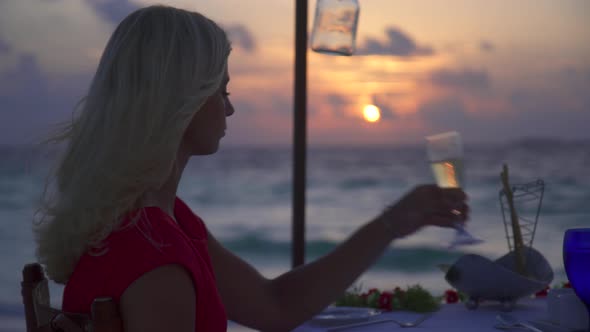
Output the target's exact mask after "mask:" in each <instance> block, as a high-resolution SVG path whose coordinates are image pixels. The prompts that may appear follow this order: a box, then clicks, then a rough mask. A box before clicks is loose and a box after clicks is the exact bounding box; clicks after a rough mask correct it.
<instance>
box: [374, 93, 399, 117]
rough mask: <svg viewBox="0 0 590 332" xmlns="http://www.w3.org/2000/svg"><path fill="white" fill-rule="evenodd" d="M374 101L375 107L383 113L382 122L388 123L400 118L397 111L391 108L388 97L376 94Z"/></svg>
mask: <svg viewBox="0 0 590 332" xmlns="http://www.w3.org/2000/svg"><path fill="white" fill-rule="evenodd" d="M372 99H373V105H375V106H377V107H379V110H380V111H381V119H382V120H385V121H387V120H392V119H397V118H398V115H397V113H396V112H395V109H394V108H393V107H392V106H391V102H389V101H388V99H389V98H388V96H384V95H378V94H374V95H373V96H372Z"/></svg>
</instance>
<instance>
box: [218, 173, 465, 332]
mask: <svg viewBox="0 0 590 332" xmlns="http://www.w3.org/2000/svg"><path fill="white" fill-rule="evenodd" d="M465 198H466V197H465V194H464V193H463V192H462V191H461V190H460V189H440V188H438V187H436V186H430V185H428V186H420V187H418V188H416V189H415V190H413V191H412V192H410V193H409V194H408V195H406V196H404V197H403V198H402V199H401V200H400V201H398V202H397V203H396V204H394V205H393V206H391V207H389V208H388V209H386V210H385V211H384V212H383V213H382V214H380V215H379V216H377V217H376V218H374V219H373V220H372V221H370V222H368V223H366V224H365V225H364V226H362V227H361V228H360V229H358V230H357V231H356V232H355V233H354V234H352V236H350V237H349V238H348V239H347V240H346V241H344V242H343V243H342V244H341V245H339V246H338V247H337V248H335V249H334V250H333V251H332V252H330V253H329V254H327V255H325V256H323V257H322V258H319V259H317V260H316V261H314V262H311V263H309V264H306V265H304V266H301V267H299V268H296V269H294V270H291V271H289V272H286V273H284V274H282V275H280V276H279V277H277V278H275V279H266V278H264V277H263V276H261V275H260V274H259V273H258V272H257V271H256V270H255V269H254V268H253V267H251V266H250V265H248V264H247V263H246V262H244V261H243V260H241V259H240V258H238V257H237V256H235V255H233V254H232V253H231V252H229V251H228V250H226V249H225V248H223V247H222V246H221V245H220V244H219V242H217V240H215V238H214V237H213V236H210V240H209V250H210V254H211V257H212V260H213V266H214V269H215V273H216V278H217V284H218V288H219V291H220V293H221V296H222V299H223V302H224V304H225V306H226V309H227V311H228V315H229V318H230V319H232V320H234V321H236V322H239V323H241V324H244V325H247V326H250V327H253V328H256V329H260V330H263V331H288V330H290V329H292V328H294V327H296V326H297V325H299V324H301V323H302V322H304V321H305V320H307V319H309V318H311V316H312V315H314V314H316V313H317V312H318V311H320V310H321V309H323V308H324V307H326V306H327V305H329V304H330V303H332V302H333V301H334V300H336V299H337V298H338V297H340V296H341V295H342V294H343V292H344V291H345V290H346V289H347V288H348V287H349V286H350V285H351V284H352V283H353V282H354V281H355V280H356V279H357V278H358V277H359V276H360V275H361V274H362V273H363V272H364V271H365V270H367V269H368V268H369V267H370V266H371V264H373V263H374V262H375V260H376V259H377V258H378V257H379V256H380V255H381V254H382V252H383V251H384V250H385V249H386V248H387V247H388V245H389V243H390V242H391V240H392V239H394V238H398V237H403V236H406V235H408V234H411V233H413V232H415V231H416V230H418V229H419V228H421V227H422V226H426V225H437V226H443V227H451V226H452V224H453V223H454V222H457V220H458V219H457V216H456V215H455V214H453V213H452V212H451V210H460V211H461V212H463V213H462V215H461V219H460V220H459V221H465V219H466V217H467V213H468V208H467V206H466V205H465V203H464V200H465ZM455 212H456V211H455Z"/></svg>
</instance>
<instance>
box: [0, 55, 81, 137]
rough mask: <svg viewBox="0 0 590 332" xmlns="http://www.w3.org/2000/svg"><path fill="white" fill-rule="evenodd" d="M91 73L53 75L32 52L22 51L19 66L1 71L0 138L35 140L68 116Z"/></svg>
mask: <svg viewBox="0 0 590 332" xmlns="http://www.w3.org/2000/svg"><path fill="white" fill-rule="evenodd" d="M88 79H89V77H86V76H85V75H82V76H68V77H61V78H51V77H49V76H48V75H47V74H44V73H43V71H42V70H41V68H40V66H39V63H38V60H37V58H36V57H35V56H33V55H28V54H26V55H21V56H20V58H19V62H18V64H17V66H16V68H14V69H11V70H8V71H6V72H3V73H0V105H2V108H0V116H1V117H2V119H3V121H1V122H0V142H2V143H8V144H11V143H16V144H23V143H36V142H38V141H40V140H42V139H43V138H45V137H44V135H46V134H47V133H49V131H50V130H51V126H52V125H54V124H56V123H58V122H60V121H63V120H65V119H67V117H68V116H70V115H71V114H72V111H73V108H74V106H75V104H76V102H77V101H78V100H79V98H80V97H82V94H83V92H84V91H83V89H84V88H85V87H87V85H88Z"/></svg>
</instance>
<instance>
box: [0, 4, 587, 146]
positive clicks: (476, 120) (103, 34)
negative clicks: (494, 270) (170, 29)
mask: <svg viewBox="0 0 590 332" xmlns="http://www.w3.org/2000/svg"><path fill="white" fill-rule="evenodd" d="M359 2H360V6H361V11H360V17H359V27H358V35H357V48H358V51H357V53H356V54H355V55H354V56H351V57H339V56H330V55H323V54H317V53H314V52H311V51H310V52H309V57H308V59H309V64H308V89H309V90H308V92H309V100H308V105H309V106H308V112H309V118H308V126H309V142H310V145H322V144H328V145H342V144H354V145H362V144H379V145H388V144H391V145H396V144H405V143H421V142H422V141H423V137H424V136H425V135H429V134H434V133H437V132H441V131H446V130H457V131H459V132H461V133H462V134H463V136H464V140H465V141H466V142H490V141H491V142H497V141H509V140H513V139H519V138H530V137H554V138H560V139H568V140H569V139H590V33H589V32H588V31H590V20H589V18H590V1H586V0H575V1H574V0H560V1H556V0H519V1H508V0H496V1H489V0H452V1H443V0H405V1H401V0H400V1H398V0H365V1H363V0H360V1H359ZM155 3H163V4H168V5H172V6H177V7H181V8H185V9H189V10H195V11H199V12H201V13H203V14H205V15H206V16H209V17H210V18H212V19H213V20H215V21H216V22H218V23H219V24H221V25H222V26H223V27H224V28H225V29H226V30H227V31H228V33H229V35H230V38H231V39H232V42H233V45H234V51H233V52H232V55H231V57H230V75H231V83H230V86H229V91H230V92H231V98H232V101H233V103H234V105H235V108H236V113H235V114H234V116H232V117H231V118H230V119H229V120H228V127H229V128H228V134H227V136H226V137H225V138H224V143H223V144H226V145H239V144H281V145H288V144H290V143H291V141H292V117H293V106H292V95H293V60H294V55H293V54H294V48H293V44H294V9H295V7H294V3H295V1H294V0H290V1H288V0H247V1H244V0H215V1H213V0H211V1H199V0H190V1H189V0H170V1H159V2H156V1H147V0H133V1H131V0H120V1H119V0H108V1H107V0H86V1H83V0H2V1H0V112H1V113H0V114H1V115H2V121H0V144H2V143H4V144H13V143H17V144H26V143H34V142H36V140H38V139H40V138H42V137H43V134H44V133H46V132H47V129H48V128H49V126H50V125H51V124H52V123H55V122H58V121H62V120H65V119H67V118H68V117H70V116H71V113H72V108H73V106H74V104H75V102H76V101H77V100H78V99H79V98H80V97H82V96H83V95H84V93H85V92H86V91H85V90H86V88H87V87H88V84H89V81H90V79H91V78H92V75H93V74H94V71H95V69H96V66H97V63H98V60H99V58H100V55H101V53H102V49H103V47H104V46H105V44H106V42H107V39H108V38H109V36H110V34H111V32H112V31H113V30H114V28H115V26H116V24H117V23H118V22H119V21H120V20H121V19H122V18H123V17H124V16H126V15H127V14H128V13H130V12H131V11H133V10H134V9H136V8H139V7H142V6H145V5H149V4H155ZM314 10H315V1H310V3H309V25H310V31H311V25H312V23H313V14H314ZM367 104H374V105H376V106H378V107H379V108H380V110H381V118H380V120H379V121H376V122H372V123H370V122H367V121H365V120H364V119H363V108H364V107H365V106H366V105H367Z"/></svg>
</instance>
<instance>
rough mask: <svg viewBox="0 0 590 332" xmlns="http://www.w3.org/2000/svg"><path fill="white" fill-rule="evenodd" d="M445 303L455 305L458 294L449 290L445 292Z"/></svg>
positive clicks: (457, 300)
mask: <svg viewBox="0 0 590 332" xmlns="http://www.w3.org/2000/svg"><path fill="white" fill-rule="evenodd" d="M445 302H446V303H457V302H459V293H457V292H456V291H454V290H452V289H449V290H447V291H446V292H445Z"/></svg>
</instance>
